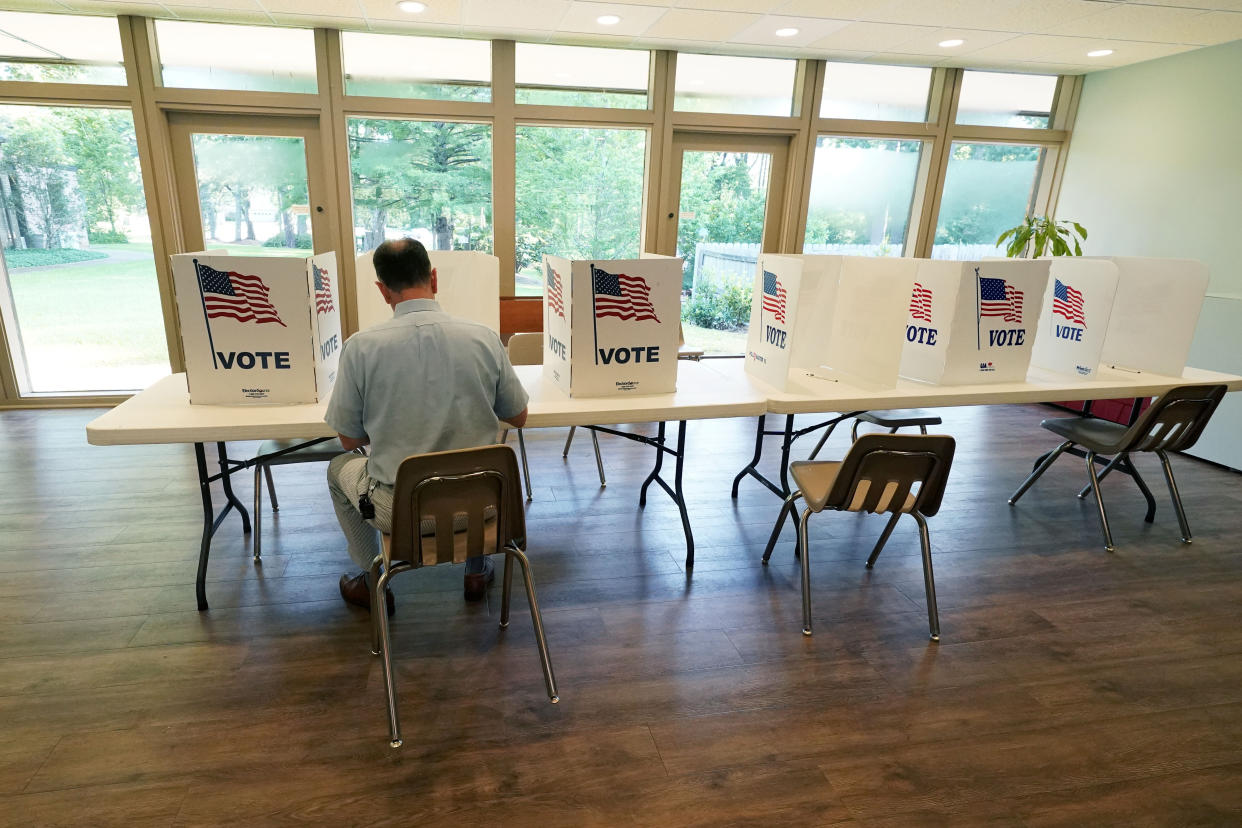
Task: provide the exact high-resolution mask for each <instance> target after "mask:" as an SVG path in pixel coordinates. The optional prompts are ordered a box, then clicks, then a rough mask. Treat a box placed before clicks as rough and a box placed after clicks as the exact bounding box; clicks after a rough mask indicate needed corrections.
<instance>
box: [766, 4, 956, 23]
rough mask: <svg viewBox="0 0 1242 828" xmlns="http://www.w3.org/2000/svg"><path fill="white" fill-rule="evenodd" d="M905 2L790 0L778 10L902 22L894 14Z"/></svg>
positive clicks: (791, 12) (852, 18) (850, 18)
mask: <svg viewBox="0 0 1242 828" xmlns="http://www.w3.org/2000/svg"><path fill="white" fill-rule="evenodd" d="M904 3H905V0H789V2H787V3H786V4H785V5H783V6H781V7H780V8H779V9H777V11H779V12H780V13H781V14H787V15H791V16H801V17H830V18H833V19H836V20H870V21H879V22H891V23H900V22H902V20H901V18H900V17H898V16H894V15H895V10H896V9H897V8H898V7H899V6H901V5H903V4H904ZM937 25H943V24H942V23H937Z"/></svg>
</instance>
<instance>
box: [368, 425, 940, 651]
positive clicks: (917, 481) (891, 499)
mask: <svg viewBox="0 0 1242 828" xmlns="http://www.w3.org/2000/svg"><path fill="white" fill-rule="evenodd" d="M955 447H956V443H955V442H954V440H953V438H952V437H949V436H947V435H914V434H864V435H863V436H861V437H859V438H858V440H857V441H856V442H855V443H854V444H853V446H851V447H850V450H849V453H848V454H846V455H845V459H844V460H842V461H840V462H833V461H823V460H821V461H800V462H796V463H792V464H790V466H789V471H790V472H791V473H792V474H793V478H794V481H795V482H796V483H797V485H798V489H797V491H795V492H794V493H793V494H791V495H790V496H789V497H788V498H786V500H785V504H784V505H783V506H782V507H781V514H780V517H779V518H778V519H777V524H776V525H777V526H778V527H779V526H780V525H781V524H782V523H784V521H785V516H786V514H787V513H788V512H789V511H790V510H791V509H792V508H793V507H794V503H795V501H797V500H798V498H803V499H805V501H806V508H805V509H804V510H803V512H802V520H801V522H799V523H798V524H797V532H798V547H799V553H800V557H801V558H802V634H803V635H810V634H811V556H810V549H809V548H808V541H807V535H808V527H807V522H808V520H809V519H810V517H811V514H812V513H816V512H822V511H823V510H825V509H831V510H834V511H841V512H871V513H873V514H874V513H877V512H887V513H890V514H891V515H892V517H890V518H889V521H888V524H887V525H886V526H885V527H884V532H883V534H881V535H880V539H879V541H878V542H877V543H876V545H875V548H874V549H873V550H872V551H871V555H870V557H868V558H867V568H868V569H871V568H872V567H873V566H874V565H875V562H876V559H877V558H879V556H880V552H881V550H883V548H884V544H885V543H886V542H887V541H888V538H889V536H890V535H892V533H893V529H894V528H895V527H896V525H897V521H898V519H900V517H901V516H902V515H904V514H909V515H911V516H912V517H913V518H914V520H915V522H916V523H918V525H919V541H920V543H921V545H922V549H923V584H924V587H925V589H926V592H927V621H928V626H929V627H930V629H931V639H932V640H933V641H939V640H940V617H939V614H938V612H937V610H936V585H935V581H934V579H933V577H932V559H931V537H930V535H929V534H928V531H927V518H929V517H931V516H932V515H934V514H936V512H938V511H939V510H940V501H941V500H942V499H943V497H944V487H945V483H946V482H947V481H948V479H949V468H950V467H951V466H952V465H953V452H954V449H955ZM771 554H772V553H771V549H770V548H769V550H768V551H767V552H765V553H764V556H763V562H764V564H767V562H768V559H769V557H771ZM382 614H383V613H381V615H382Z"/></svg>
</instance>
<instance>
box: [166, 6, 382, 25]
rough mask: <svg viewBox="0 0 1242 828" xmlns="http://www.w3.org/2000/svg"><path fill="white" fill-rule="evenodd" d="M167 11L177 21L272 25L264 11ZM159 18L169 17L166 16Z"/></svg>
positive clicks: (178, 8) (190, 8)
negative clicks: (174, 16)
mask: <svg viewBox="0 0 1242 828" xmlns="http://www.w3.org/2000/svg"><path fill="white" fill-rule="evenodd" d="M168 9H169V11H171V12H172V13H173V14H175V15H176V16H177V19H178V20H188V21H191V22H195V23H238V24H241V25H244V26H270V25H272V16H271V15H270V14H268V13H267V12H265V11H253V12H252V11H245V10H242V9H228V8H222V9H217V8H205V7H202V6H168ZM160 16H161V17H169V15H167V14H163V15H160ZM360 22H361V21H360Z"/></svg>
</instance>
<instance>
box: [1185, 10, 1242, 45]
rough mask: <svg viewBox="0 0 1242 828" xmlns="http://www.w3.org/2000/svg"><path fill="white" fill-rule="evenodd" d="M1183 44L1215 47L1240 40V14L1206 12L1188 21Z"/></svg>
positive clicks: (1241, 18) (1241, 16)
mask: <svg viewBox="0 0 1242 828" xmlns="http://www.w3.org/2000/svg"><path fill="white" fill-rule="evenodd" d="M1185 33H1186V35H1187V38H1186V39H1185V40H1184V41H1182V42H1183V43H1196V44H1200V45H1203V46H1215V45H1216V44H1218V43H1228V42H1229V41H1231V40H1237V39H1239V38H1242V12H1224V11H1219V12H1208V13H1207V14H1205V15H1201V16H1200V17H1196V18H1195V19H1194V20H1192V21H1190V23H1189V24H1188V25H1187V27H1186V29H1185Z"/></svg>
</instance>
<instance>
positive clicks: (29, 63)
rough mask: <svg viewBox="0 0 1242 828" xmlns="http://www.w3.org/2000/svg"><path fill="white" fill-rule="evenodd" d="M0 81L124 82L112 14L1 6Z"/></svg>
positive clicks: (119, 42)
mask: <svg viewBox="0 0 1242 828" xmlns="http://www.w3.org/2000/svg"><path fill="white" fill-rule="evenodd" d="M0 80H13V81H59V82H62V83H101V84H123V83H125V67H124V66H123V65H122V58H121V35H120V31H119V30H118V29H117V22H116V18H114V17H77V16H73V15H67V14H26V13H23V12H9V11H0Z"/></svg>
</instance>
